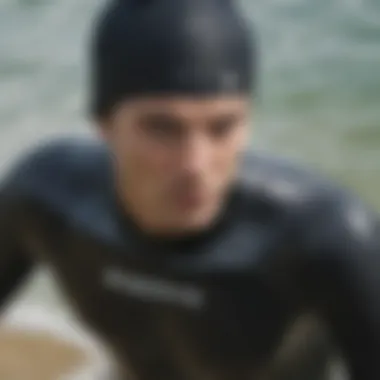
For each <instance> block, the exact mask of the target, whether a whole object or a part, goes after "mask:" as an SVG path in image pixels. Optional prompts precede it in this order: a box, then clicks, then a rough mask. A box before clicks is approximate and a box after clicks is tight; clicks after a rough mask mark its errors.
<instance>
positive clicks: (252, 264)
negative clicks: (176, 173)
mask: <svg viewBox="0 0 380 380" xmlns="http://www.w3.org/2000/svg"><path fill="white" fill-rule="evenodd" d="M35 226H36V227H37V228H36V229H35V231H36V233H38V234H39V239H40V240H42V243H43V245H44V246H45V248H46V252H47V254H46V258H47V260H48V261H49V262H50V264H52V267H53V269H54V271H55V273H56V274H57V279H58V281H59V282H60V283H61V286H62V288H63V289H64V291H65V292H66V294H67V295H68V296H69V298H70V299H71V300H72V302H73V303H74V305H75V308H76V310H77V311H78V312H79V313H80V314H81V316H82V317H83V318H84V319H85V320H86V322H87V323H88V324H89V325H90V326H93V328H94V329H95V330H96V331H97V333H98V334H100V335H101V336H103V337H104V339H106V340H108V341H110V342H111V343H112V345H113V346H114V347H116V349H117V351H118V352H119V353H120V355H122V356H125V357H127V358H129V360H131V363H132V364H131V366H132V367H134V368H135V370H136V371H138V372H139V373H140V372H141V373H143V374H145V373H146V371H148V368H154V369H155V371H156V373H157V371H159V370H160V371H162V372H163V373H182V371H184V372H186V371H188V369H187V367H190V366H191V367H193V368H202V371H203V370H205V369H207V368H216V367H217V368H220V369H221V370H223V371H227V370H228V371H231V373H232V372H233V371H236V370H237V369H240V370H241V369H242V368H245V369H247V368H254V367H256V366H258V365H261V363H262V362H263V361H264V360H265V359H266V358H268V357H269V356H270V354H271V353H272V351H273V350H274V348H275V347H276V346H277V344H278V342H279V340H280V339H281V337H282V333H283V331H284V330H285V328H286V325H287V322H288V315H289V313H288V311H289V310H288V306H287V305H286V303H285V302H284V301H283V300H282V299H281V297H280V296H279V295H278V294H277V293H276V291H275V290H274V289H271V288H270V287H268V286H266V284H265V283H264V282H263V281H262V279H261V278H262V273H261V269H262V268H263V267H264V266H266V267H267V266H268V262H267V261H268V260H266V259H265V258H266V257H267V256H269V254H270V253H271V249H272V244H275V243H276V239H275V235H274V234H272V233H269V230H268V231H266V232H265V231H264V230H260V231H259V230H257V234H255V230H253V231H251V233H250V234H249V235H248V234H247V233H246V232H247V231H245V233H242V231H240V234H238V232H237V231H233V230H231V231H230V232H229V233H226V234H224V239H223V241H217V240H215V243H214V244H215V245H214V244H209V245H207V246H205V248H204V250H200V251H199V252H194V254H193V255H191V253H187V254H186V255H185V256H182V257H181V255H174V256H172V255H169V256H166V258H165V256H162V255H160V254H159V253H156V256H155V257H156V259H155V260H154V259H153V256H152V255H151V254H150V255H140V254H138V253H137V252H135V251H131V252H128V251H124V252H122V251H119V250H117V249H113V248H112V247H110V246H109V245H107V244H102V243H101V242H99V241H96V240H94V239H92V238H88V237H85V236H84V235H83V234H81V233H80V232H79V231H78V230H76V229H73V228H72V227H71V226H70V224H67V223H62V222H60V221H59V218H55V217H53V216H51V215H50V214H46V215H44V216H43V217H42V218H41V219H40V223H35ZM247 228H248V227H247ZM243 230H244V228H243ZM223 242H225V245H224V246H223ZM238 242H240V244H239V246H240V248H241V249H240V250H239V251H236V253H235V252H234V251H232V250H231V248H232V246H236V244H237V243H238ZM219 244H220V245H219ZM230 245H231V247H230ZM222 246H223V247H224V249H223V248H222ZM252 252H253V253H252ZM234 258H235V260H234ZM249 258H252V259H251V260H249ZM165 363H166V364H165ZM168 363H171V364H170V365H169V364H168ZM173 363H177V364H175V366H177V365H178V368H173V365H174V364H173ZM166 366H168V367H166ZM164 367H165V368H164ZM178 371H179V372H178ZM146 376H147V378H149V376H148V374H146ZM173 376H174V375H173ZM175 376H177V375H175ZM178 376H179V375H178ZM142 378H144V377H143V376H142Z"/></svg>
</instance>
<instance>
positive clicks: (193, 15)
mask: <svg viewBox="0 0 380 380" xmlns="http://www.w3.org/2000/svg"><path fill="white" fill-rule="evenodd" d="M95 31H96V32H95V35H94V38H93V44H92V46H93V48H92V52H91V65H92V66H91V71H92V77H91V84H92V90H91V93H92V94H93V99H92V105H91V107H92V113H93V114H94V115H96V116H105V115H107V113H108V112H109V111H110V110H111V109H112V108H113V107H114V106H115V105H116V104H118V103H119V102H120V101H122V100H123V99H125V98H128V97H131V96H140V95H154V94H159V95H173V94H182V95H183V94H185V95H197V96H201V95H209V94H213V95H214V94H247V93H249V92H251V90H252V88H253V85H254V78H253V77H254V72H255V70H254V66H255V61H256V59H254V58H255V57H254V50H255V49H254V41H253V35H252V30H251V29H250V27H249V23H248V22H247V20H245V19H244V18H243V17H242V15H241V14H240V12H239V10H238V8H237V5H236V4H235V1H232V0H145V1H143V0H129V1H128V0H124V1H122V0H117V1H113V2H111V3H110V4H109V5H108V6H107V7H106V9H105V10H104V12H102V14H101V16H100V17H99V21H98V23H97V24H96V27H95Z"/></svg>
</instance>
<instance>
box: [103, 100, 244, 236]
mask: <svg viewBox="0 0 380 380" xmlns="http://www.w3.org/2000/svg"><path fill="white" fill-rule="evenodd" d="M248 109H249V101H248V99H245V98H238V97H233V98H227V97H220V98H210V99H201V100H195V99H193V98H169V97H168V98H163V97H159V98H143V99H137V100H129V101H128V102H126V103H124V104H122V105H121V106H120V107H119V108H118V109H116V110H115V112H114V113H113V115H112V117H111V118H110V119H109V120H107V122H106V123H104V125H102V127H101V132H102V135H103V137H104V138H105V139H106V141H107V143H108V144H109V146H110V148H111V151H112V153H113V155H114V161H115V173H116V178H117V186H118V190H119V194H120V197H121V199H122V200H123V202H124V203H125V205H126V207H127V208H128V210H129V212H130V213H131V214H132V215H133V217H134V218H135V220H136V222H137V223H138V224H139V225H140V227H142V228H143V229H145V230H146V231H147V232H152V233H155V234H171V235H174V234H182V233H189V232H196V231H198V230H202V229H204V228H206V227H207V226H208V225H209V224H210V223H211V222H212V221H213V219H214V218H215V216H216V215H217V213H218V211H220V209H221V206H222V204H223V199H224V197H225V195H226V192H227V191H228V188H229V186H230V184H231V182H232V181H233V179H234V175H235V172H236V165H237V161H238V157H239V153H241V151H242V150H243V148H244V145H245V142H246V138H247V121H248V120H247V119H248Z"/></svg>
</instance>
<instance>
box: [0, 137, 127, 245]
mask: <svg viewBox="0 0 380 380" xmlns="http://www.w3.org/2000/svg"><path fill="white" fill-rule="evenodd" d="M110 175H111V170H110V155H109V154H108V151H107V149H106V147H105V146H104V145H103V144H101V143H100V142H97V141H93V140H80V139H64V140H56V141H53V142H50V143H48V144H46V143H45V144H44V145H43V146H39V147H37V148H34V149H32V150H31V152H29V153H28V154H26V155H24V157H22V159H21V160H20V161H19V162H18V163H17V164H16V165H15V167H14V168H12V170H11V171H10V173H9V175H8V178H7V181H6V182H7V184H8V186H7V187H8V188H9V189H10V190H11V191H10V193H12V194H13V195H14V198H17V200H18V201H21V200H23V201H24V202H26V203H30V204H34V205H37V208H38V209H40V210H42V209H43V210H46V211H47V212H49V213H53V214H55V215H59V216H60V217H61V218H64V219H65V220H66V221H68V223H69V224H70V225H71V226H73V227H74V226H75V228H76V229H78V233H79V232H80V231H81V232H82V233H89V234H91V235H93V236H96V237H97V238H99V239H107V240H111V241H112V242H114V241H115V240H116V239H119V240H120V238H121V235H120V231H119V230H118V224H117V221H116V219H115V215H114V214H115V213H114V210H113V208H112V207H111V206H110V201H111V195H113V194H110V192H111V191H113V189H112V181H111V179H110ZM16 195H17V196H16Z"/></svg>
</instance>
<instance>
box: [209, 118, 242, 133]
mask: <svg viewBox="0 0 380 380" xmlns="http://www.w3.org/2000/svg"><path fill="white" fill-rule="evenodd" d="M239 125H240V119H239V118H237V117H236V116H234V115H229V116H225V117H221V118H218V119H216V120H214V121H212V123H211V125H210V133H211V135H212V136H213V137H215V138H224V137H228V136H229V135H230V133H232V132H233V131H234V130H235V129H236V128H237V127H238V126H239Z"/></svg>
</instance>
